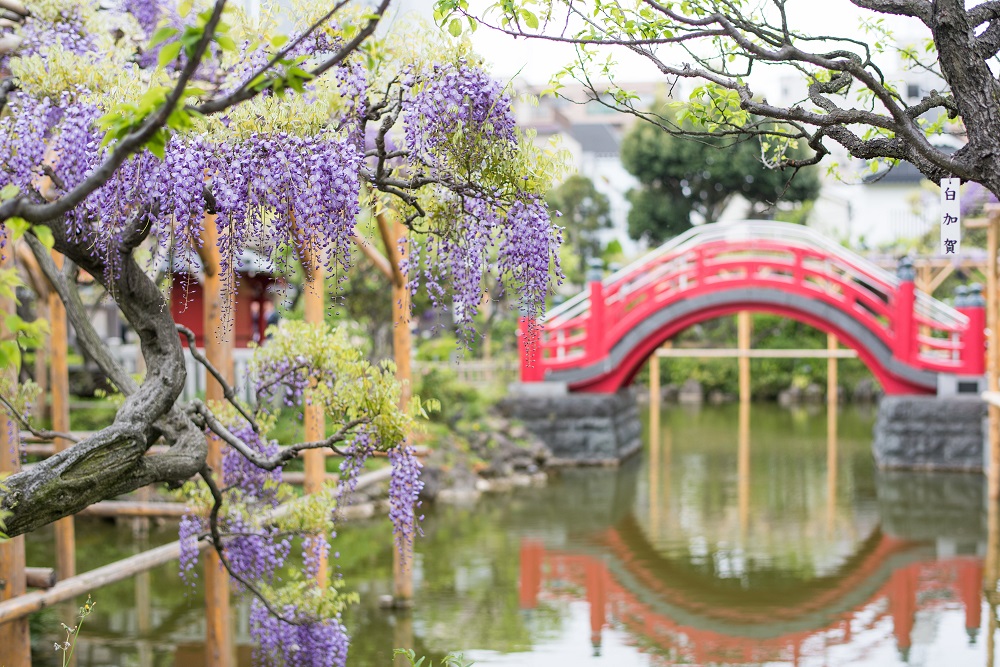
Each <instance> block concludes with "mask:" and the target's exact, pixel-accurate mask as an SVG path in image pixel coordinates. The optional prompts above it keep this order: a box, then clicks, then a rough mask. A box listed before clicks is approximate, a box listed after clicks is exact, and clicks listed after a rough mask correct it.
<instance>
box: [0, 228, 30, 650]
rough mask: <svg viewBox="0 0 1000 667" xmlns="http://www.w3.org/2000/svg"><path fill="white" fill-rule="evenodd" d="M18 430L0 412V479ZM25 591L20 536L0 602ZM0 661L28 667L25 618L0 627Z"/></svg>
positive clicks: (2, 561)
mask: <svg viewBox="0 0 1000 667" xmlns="http://www.w3.org/2000/svg"><path fill="white" fill-rule="evenodd" d="M4 251H5V252H6V254H7V257H6V258H3V259H0V269H6V268H10V267H11V266H12V265H13V262H12V261H11V257H10V251H11V248H10V246H9V245H8V246H7V248H5V250H4ZM14 312H15V305H14V300H13V299H3V298H0V315H11V314H13V313H14ZM8 335H9V332H8V331H7V329H6V327H5V326H4V324H3V318H0V338H6V337H7V336H8ZM0 377H2V378H3V380H4V381H5V382H6V383H9V385H10V386H11V387H13V386H14V384H15V383H16V382H17V368H16V367H15V366H14V365H9V366H8V367H6V368H0ZM19 429H20V427H19V426H18V424H17V423H16V422H15V421H14V420H12V419H11V418H10V416H9V415H8V414H7V412H6V411H3V410H0V476H4V475H7V474H14V473H16V472H18V471H19V470H20V469H21V448H20V442H19V437H18V433H19ZM25 588H26V578H25V562H24V536H23V535H19V536H17V537H15V538H13V539H10V540H7V541H6V542H3V543H2V544H0V602H2V601H4V600H10V599H11V598H15V597H17V596H19V595H23V594H24V593H25ZM0 661H2V662H3V665H4V667H30V666H31V641H30V639H29V636H28V619H27V618H21V619H18V620H15V621H11V622H9V623H4V624H2V625H0Z"/></svg>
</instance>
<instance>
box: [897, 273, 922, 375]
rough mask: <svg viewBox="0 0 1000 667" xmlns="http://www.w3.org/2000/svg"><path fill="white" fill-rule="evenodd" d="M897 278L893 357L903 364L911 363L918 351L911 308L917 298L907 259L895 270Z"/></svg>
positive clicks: (912, 275)
mask: <svg viewBox="0 0 1000 667" xmlns="http://www.w3.org/2000/svg"><path fill="white" fill-rule="evenodd" d="M897 275H898V276H899V287H898V288H897V290H896V303H895V304H894V306H895V307H894V311H895V312H894V313H893V315H894V317H893V323H892V325H893V336H894V339H893V350H892V353H893V356H895V357H896V358H897V359H899V360H900V361H902V362H904V363H907V364H908V363H910V362H911V361H913V357H914V356H915V354H914V353H915V352H916V351H917V350H918V349H919V348H918V347H917V345H916V333H917V332H916V331H915V330H914V328H913V319H914V318H913V306H914V304H915V303H916V300H917V297H916V293H915V287H914V285H913V278H914V273H913V264H912V263H911V262H910V260H909V258H903V259H902V260H900V262H899V269H898V270H897Z"/></svg>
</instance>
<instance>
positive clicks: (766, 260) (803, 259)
mask: <svg viewBox="0 0 1000 667" xmlns="http://www.w3.org/2000/svg"><path fill="white" fill-rule="evenodd" d="M736 287H748V288H753V287H758V288H774V289H779V290H782V289H783V290H793V291H796V292H797V293H799V294H802V295H806V296H808V297H809V298H812V299H816V300H818V301H822V302H824V303H827V304H829V305H831V306H833V307H835V308H838V309H839V310H841V311H842V312H845V313H848V314H849V315H851V316H852V317H854V318H855V319H857V320H858V321H860V322H862V323H863V324H864V326H865V327H866V328H867V329H868V330H870V331H872V332H873V333H875V334H876V335H877V336H878V337H879V338H880V339H881V340H882V341H883V343H884V344H885V345H886V346H887V347H888V348H889V349H891V350H892V351H893V355H894V356H895V357H897V358H898V359H900V360H901V361H904V362H906V363H908V364H912V365H916V366H918V367H921V368H925V369H927V370H935V371H948V372H968V373H969V374H977V373H981V372H982V370H981V368H982V358H983V349H982V347H983V339H982V335H981V332H980V333H978V334H977V333H976V332H977V328H979V329H981V327H982V325H981V318H980V317H978V316H977V315H975V314H973V318H972V320H970V317H969V314H968V313H962V312H959V311H958V310H956V309H954V308H951V307H950V306H948V305H946V304H944V303H942V302H940V301H938V300H936V299H933V298H932V297H930V296H928V295H926V294H923V293H920V292H915V291H914V290H913V283H912V282H907V281H901V280H900V279H899V278H898V277H897V276H895V275H893V274H892V273H890V272H888V271H886V270H885V269H882V268H880V267H879V266H877V265H875V264H874V263H872V262H869V261H868V260H866V259H864V258H863V257H860V256H859V255H856V254H855V253H853V252H851V251H849V250H847V249H846V248H844V247H842V246H840V245H838V244H837V243H835V242H833V241H831V240H830V239H828V238H826V237H824V236H823V235H821V234H819V233H817V232H815V231H813V230H811V229H809V228H807V227H803V226H800V225H790V224H787V223H777V222H771V221H747V222H742V223H730V224H713V225H704V226H701V227H695V228H692V229H690V230H688V231H687V232H685V233H684V234H681V235H680V236H678V237H676V238H674V239H673V240H671V241H669V242H668V243H666V244H664V245H662V246H660V247H659V248H657V249H656V250H654V251H652V252H650V253H648V254H647V255H646V256H644V257H642V258H641V259H639V260H637V261H635V262H633V263H631V264H629V265H628V266H626V267H624V268H622V269H620V270H619V271H616V272H615V273H614V274H612V275H610V276H608V277H607V278H605V279H604V280H602V281H600V282H594V283H592V284H591V285H590V286H589V288H588V289H587V290H585V291H584V292H581V293H580V294H578V295H576V296H575V297H573V298H572V299H569V300H568V301H566V302H565V303H563V304H562V305H560V306H558V307H556V308H553V309H552V310H550V311H549V312H548V313H547V314H546V316H545V317H544V318H543V320H542V325H543V328H542V333H541V336H540V339H539V341H538V345H537V348H536V349H535V350H534V353H533V359H531V360H526V363H525V365H524V372H523V374H522V375H523V379H525V380H532V379H538V380H540V379H542V378H543V377H544V373H545V371H547V370H560V369H566V368H573V367H578V366H585V365H589V364H591V363H595V362H597V361H599V360H600V359H602V358H604V357H605V356H606V355H607V353H608V352H609V351H610V350H611V349H612V348H613V347H614V345H615V344H616V343H617V342H618V341H619V340H621V338H622V336H624V335H625V334H626V333H628V332H629V331H630V330H632V329H633V328H634V327H635V326H636V325H637V324H638V323H639V322H641V321H642V320H643V319H645V318H646V317H648V316H649V315H650V314H651V313H653V312H655V311H657V310H659V309H660V308H662V307H664V306H666V305H668V304H669V303H671V302H673V301H677V300H679V299H683V298H694V297H697V296H701V295H704V294H708V293H711V292H713V291H718V290H724V289H731V288H736ZM535 364H537V366H538V368H536V369H532V367H533V366H534V365H535Z"/></svg>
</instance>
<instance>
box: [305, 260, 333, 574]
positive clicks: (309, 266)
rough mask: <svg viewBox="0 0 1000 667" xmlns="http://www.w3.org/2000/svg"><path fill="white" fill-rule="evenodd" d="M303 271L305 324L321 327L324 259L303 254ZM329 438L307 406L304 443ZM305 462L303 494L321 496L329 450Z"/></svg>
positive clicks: (308, 454)
mask: <svg viewBox="0 0 1000 667" xmlns="http://www.w3.org/2000/svg"><path fill="white" fill-rule="evenodd" d="M303 258H304V261H303V268H305V273H306V284H305V321H306V322H307V323H308V324H313V325H316V326H322V325H323V324H324V322H325V320H326V304H325V290H326V284H325V281H326V270H325V263H324V262H323V258H322V257H320V256H319V255H318V254H316V253H313V252H306V253H303ZM325 437H326V414H325V413H324V412H323V408H322V406H320V405H319V404H318V403H314V402H311V401H310V402H309V403H307V404H306V406H305V439H306V440H307V441H312V440H322V439H323V438H325ZM302 458H303V460H304V462H305V476H304V490H305V492H306V493H319V492H320V491H322V489H323V485H324V484H325V483H326V477H327V475H326V450H325V449H322V448H320V449H309V450H306V451H305V452H304V453H303V456H302ZM316 581H317V582H318V583H319V585H320V586H323V587H325V586H326V584H327V559H326V557H321V558H320V562H319V564H318V566H317V568H316Z"/></svg>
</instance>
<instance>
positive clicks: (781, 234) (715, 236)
mask: <svg viewBox="0 0 1000 667" xmlns="http://www.w3.org/2000/svg"><path fill="white" fill-rule="evenodd" d="M734 236H736V237H741V236H744V237H745V238H737V239H734V238H733V237H734ZM714 240H720V241H731V240H745V241H752V240H776V241H782V242H785V243H790V244H793V245H796V246H803V247H806V248H811V249H817V248H818V249H822V250H823V251H825V252H826V253H827V254H829V255H830V256H831V257H832V258H835V259H837V260H840V262H842V263H843V264H844V265H845V267H846V268H849V269H852V270H853V271H856V272H857V273H859V274H860V276H859V277H868V278H874V279H875V280H878V281H880V282H882V283H884V284H886V285H888V286H889V287H891V288H893V289H895V288H898V287H899V282H900V281H899V278H898V277H897V276H896V275H895V274H893V273H891V272H890V271H887V270H885V269H883V268H881V267H880V266H878V265H877V264H875V263H874V262H871V261H869V260H867V259H865V258H864V257H862V256H860V255H858V254H857V253H854V252H852V251H851V250H848V249H847V248H844V247H843V246H841V245H840V244H838V243H836V242H834V241H832V240H830V239H828V238H827V237H825V236H823V235H822V234H820V233H818V232H816V231H814V230H812V229H810V228H808V227H804V226H802V225H795V224H791V223H787V222H775V221H773V220H742V221H738V222H727V223H712V224H708V225H701V226H698V227H692V228H691V229H689V230H688V231H686V232H684V233H683V234H680V235H679V236H676V237H674V238H673V239H671V240H670V241H667V242H666V243H664V244H663V245H661V246H660V247H658V248H656V249H655V250H653V251H652V252H649V253H647V254H645V255H643V256H642V257H640V258H639V259H637V260H635V261H634V262H631V263H630V264H628V265H627V266H625V267H623V268H621V269H619V270H618V271H616V272H614V273H613V274H611V275H610V276H608V277H607V278H605V279H604V280H602V281H601V282H602V284H603V286H604V287H605V288H610V287H613V286H615V285H616V284H617V283H620V282H623V281H625V280H627V279H628V278H630V277H633V276H636V275H637V274H639V275H640V276H642V273H643V269H644V268H645V267H648V266H649V265H650V264H653V263H655V262H656V260H658V259H660V258H662V257H664V256H668V255H672V254H678V255H679V254H681V253H683V252H685V251H687V250H688V249H690V248H693V247H695V246H698V245H701V244H703V243H708V242H711V241H714ZM644 278H645V279H644ZM654 279H655V276H652V275H650V276H642V277H640V278H639V280H637V281H636V282H635V283H634V284H633V285H631V287H632V288H633V289H638V288H641V287H642V286H644V285H645V284H646V283H647V282H648V281H649V280H654ZM915 307H916V310H917V312H918V313H919V314H921V315H923V316H924V317H926V318H927V319H929V320H932V321H934V322H939V323H941V324H942V325H944V327H945V328H960V327H964V326H966V325H967V324H968V321H969V320H968V318H967V317H966V316H965V315H963V314H962V313H960V312H958V311H957V310H955V309H954V308H952V307H951V306H948V305H947V304H945V303H943V302H941V301H938V300H937V299H935V298H933V297H931V296H930V295H928V294H925V293H923V292H917V294H916V304H915ZM589 308H590V295H589V293H588V292H586V291H584V292H581V293H580V294H577V295H576V296H575V297H573V298H571V299H569V300H567V301H565V302H564V303H562V304H560V305H559V306H556V307H555V308H553V309H551V310H550V311H548V312H547V313H546V314H545V315H544V316H543V318H542V322H544V323H547V324H552V325H559V324H561V323H563V322H564V321H566V320H568V319H572V318H574V317H576V316H578V315H581V314H583V313H585V312H587V310H589Z"/></svg>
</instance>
